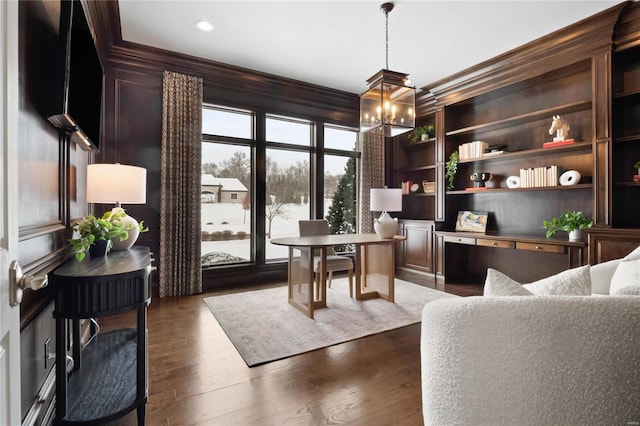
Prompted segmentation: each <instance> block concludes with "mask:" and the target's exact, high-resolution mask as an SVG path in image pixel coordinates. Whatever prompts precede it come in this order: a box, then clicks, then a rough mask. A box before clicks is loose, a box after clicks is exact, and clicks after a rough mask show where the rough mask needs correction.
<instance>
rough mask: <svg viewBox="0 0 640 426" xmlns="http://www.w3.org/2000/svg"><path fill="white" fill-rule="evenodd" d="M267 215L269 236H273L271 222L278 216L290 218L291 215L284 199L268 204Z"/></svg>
mask: <svg viewBox="0 0 640 426" xmlns="http://www.w3.org/2000/svg"><path fill="white" fill-rule="evenodd" d="M266 213H267V214H266V215H265V216H266V217H267V222H268V229H267V238H271V222H273V219H275V218H276V217H278V216H279V217H281V218H283V219H289V215H288V212H287V209H286V208H285V207H284V203H283V202H282V201H274V202H273V203H271V204H269V205H268V206H267V212H266Z"/></svg>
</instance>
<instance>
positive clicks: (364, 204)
mask: <svg viewBox="0 0 640 426" xmlns="http://www.w3.org/2000/svg"><path fill="white" fill-rule="evenodd" d="M384 142H385V138H384V133H382V130H380V131H375V130H371V131H369V132H365V133H362V134H361V137H360V143H361V146H360V152H361V162H360V220H359V221H358V223H359V224H360V232H373V219H374V213H373V212H372V211H370V210H369V206H370V203H369V190H370V189H371V188H383V187H384Z"/></svg>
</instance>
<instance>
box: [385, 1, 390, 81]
mask: <svg viewBox="0 0 640 426" xmlns="http://www.w3.org/2000/svg"><path fill="white" fill-rule="evenodd" d="M384 20H385V24H384V30H385V38H384V46H385V56H384V58H385V69H387V70H388V69H389V12H388V11H385V12H384Z"/></svg>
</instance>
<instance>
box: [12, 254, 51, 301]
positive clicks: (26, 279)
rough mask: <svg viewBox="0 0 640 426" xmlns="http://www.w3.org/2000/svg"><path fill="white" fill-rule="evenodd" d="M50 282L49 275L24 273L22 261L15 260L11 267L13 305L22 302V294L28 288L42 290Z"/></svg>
mask: <svg viewBox="0 0 640 426" xmlns="http://www.w3.org/2000/svg"><path fill="white" fill-rule="evenodd" d="M47 284H48V279H47V275H46V274H45V275H26V276H25V275H24V274H23V273H22V267H21V266H20V262H18V261H17V260H14V261H13V262H11V266H10V267H9V295H10V300H9V302H10V303H11V306H17V305H19V304H20V302H22V295H23V293H24V290H25V289H26V288H30V289H31V290H40V289H41V288H43V287H46V286H47Z"/></svg>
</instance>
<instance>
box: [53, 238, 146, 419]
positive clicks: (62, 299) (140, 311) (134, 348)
mask: <svg viewBox="0 0 640 426" xmlns="http://www.w3.org/2000/svg"><path fill="white" fill-rule="evenodd" d="M150 274H151V256H150V253H149V248H148V247H132V248H131V249H129V250H122V251H111V252H110V253H109V255H108V256H105V257H101V258H97V259H90V258H89V256H87V257H86V258H85V259H84V260H83V261H82V262H78V261H77V260H76V259H75V258H73V259H71V260H69V261H67V262H66V263H64V264H63V265H62V266H60V267H59V268H57V269H56V270H55V271H53V272H52V273H51V274H50V277H49V283H50V285H52V286H53V287H54V288H55V291H56V299H55V309H54V313H53V317H54V318H55V320H56V416H55V419H54V424H56V425H70V424H74V425H77V424H92V425H93V424H101V423H106V422H110V421H112V420H114V419H116V418H119V417H121V416H124V415H125V414H127V413H129V412H131V411H133V410H134V409H137V418H138V425H144V423H145V404H146V402H147V323H146V321H147V306H148V305H149V303H150V302H151V292H150V288H149V287H150V282H149V281H150V280H149V276H150ZM133 310H136V311H137V328H136V329H121V330H115V331H111V332H108V333H100V334H98V335H97V336H95V337H94V338H93V339H92V340H91V342H90V344H88V345H87V346H86V347H85V348H81V347H80V345H81V342H80V325H79V324H80V319H86V318H99V317H106V316H111V315H115V314H120V313H123V312H128V311H133ZM69 320H71V322H72V324H73V327H72V333H71V351H72V356H71V359H72V362H73V369H72V372H71V375H69V376H68V375H67V372H68V369H67V359H68V356H67V351H68V346H69V343H70V342H69V339H68V336H69V334H68V332H67V327H68V323H69ZM67 377H68V379H67Z"/></svg>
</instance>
